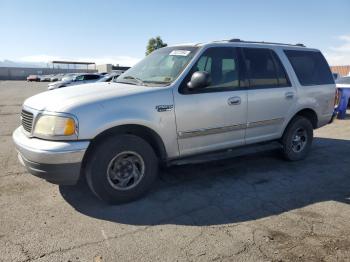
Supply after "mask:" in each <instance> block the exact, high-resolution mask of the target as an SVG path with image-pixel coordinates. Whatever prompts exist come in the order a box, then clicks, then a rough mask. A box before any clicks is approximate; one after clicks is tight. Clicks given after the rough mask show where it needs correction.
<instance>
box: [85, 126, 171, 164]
mask: <svg viewBox="0 0 350 262" xmlns="http://www.w3.org/2000/svg"><path fill="white" fill-rule="evenodd" d="M123 134H129V135H135V136H138V137H140V138H142V139H144V140H145V141H146V142H148V143H149V144H150V145H151V147H152V148H153V150H154V152H155V153H156V155H157V157H158V159H159V160H160V161H165V160H166V159H167V153H166V149H165V145H164V143H163V140H162V138H161V137H160V136H159V135H158V134H157V133H156V132H155V131H154V130H152V129H151V128H149V127H146V126H142V125H136V124H127V125H121V126H115V127H112V128H109V129H107V130H105V131H103V132H102V133H100V134H98V135H97V136H95V137H94V138H93V139H92V141H91V143H90V145H89V147H88V149H87V151H86V153H85V156H84V159H83V165H82V166H83V168H84V167H85V164H86V160H87V159H88V157H89V155H90V153H91V152H93V151H94V149H95V148H96V146H97V145H98V144H99V143H101V142H102V141H103V140H105V139H107V138H108V137H111V136H116V135H123Z"/></svg>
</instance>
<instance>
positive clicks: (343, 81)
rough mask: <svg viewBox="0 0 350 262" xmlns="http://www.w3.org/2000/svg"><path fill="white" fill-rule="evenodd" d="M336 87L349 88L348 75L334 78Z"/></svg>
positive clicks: (349, 80)
mask: <svg viewBox="0 0 350 262" xmlns="http://www.w3.org/2000/svg"><path fill="white" fill-rule="evenodd" d="M335 83H336V84H337V87H338V88H350V76H344V77H340V78H338V79H337V80H335Z"/></svg>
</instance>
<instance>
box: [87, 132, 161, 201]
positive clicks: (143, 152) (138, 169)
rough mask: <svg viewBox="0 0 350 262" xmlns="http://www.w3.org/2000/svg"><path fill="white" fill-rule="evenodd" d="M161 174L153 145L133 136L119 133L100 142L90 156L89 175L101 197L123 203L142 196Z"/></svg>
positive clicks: (90, 185) (92, 188) (88, 161)
mask: <svg viewBox="0 0 350 262" xmlns="http://www.w3.org/2000/svg"><path fill="white" fill-rule="evenodd" d="M157 173H158V159H157V157H156V154H155V153H154V150H153V148H152V147H151V146H150V145H149V144H148V143H147V142H146V141H145V140H143V139H142V138H140V137H137V136H134V135H117V136H113V137H109V138H107V139H105V140H104V141H102V142H101V143H99V144H98V145H97V147H96V148H95V149H94V152H92V153H91V156H90V157H88V159H87V164H86V178H87V182H88V185H89V187H90V189H91V190H92V191H93V193H94V194H95V195H96V196H97V197H99V198H100V199H102V200H104V201H106V202H108V203H111V204H116V203H124V202H129V201H132V200H135V199H137V198H139V197H140V196H142V195H143V194H144V193H145V192H146V191H147V190H148V189H150V187H151V186H152V184H153V182H154V180H155V179H156V177H157Z"/></svg>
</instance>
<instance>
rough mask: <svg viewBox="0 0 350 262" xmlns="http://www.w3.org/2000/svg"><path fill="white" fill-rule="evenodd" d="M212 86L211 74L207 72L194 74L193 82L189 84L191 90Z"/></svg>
mask: <svg viewBox="0 0 350 262" xmlns="http://www.w3.org/2000/svg"><path fill="white" fill-rule="evenodd" d="M209 85H210V74H209V73H208V72H206V71H197V72H194V73H193V74H192V76H191V81H190V82H188V83H187V87H188V88H189V89H190V90H193V89H198V88H204V87H207V86H209Z"/></svg>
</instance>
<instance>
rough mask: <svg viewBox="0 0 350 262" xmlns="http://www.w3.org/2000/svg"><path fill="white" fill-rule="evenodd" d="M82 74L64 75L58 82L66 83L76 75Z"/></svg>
mask: <svg viewBox="0 0 350 262" xmlns="http://www.w3.org/2000/svg"><path fill="white" fill-rule="evenodd" d="M80 74H82V73H68V74H65V75H64V76H63V77H62V79H61V80H60V81H67V80H70V79H72V78H73V77H74V76H77V75H80Z"/></svg>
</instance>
